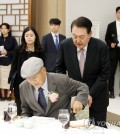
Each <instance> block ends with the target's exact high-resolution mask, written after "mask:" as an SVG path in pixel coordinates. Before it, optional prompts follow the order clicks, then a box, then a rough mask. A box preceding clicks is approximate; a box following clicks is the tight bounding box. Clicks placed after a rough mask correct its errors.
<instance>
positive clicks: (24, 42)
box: [8, 27, 45, 115]
mask: <svg viewBox="0 0 120 134" xmlns="http://www.w3.org/2000/svg"><path fill="white" fill-rule="evenodd" d="M32 56H34V57H38V58H41V59H42V60H43V61H44V58H45V54H44V51H43V49H42V47H41V44H40V41H39V36H38V33H37V32H36V30H35V29H34V28H33V27H26V28H25V29H24V31H23V33H22V38H21V45H20V46H18V47H17V48H16V49H15V52H14V58H13V62H12V66H11V71H10V75H9V80H8V81H9V83H10V81H11V80H12V76H13V74H14V72H16V71H17V74H16V77H15V80H14V85H13V86H14V96H15V102H16V104H17V115H20V114H21V102H20V94H19V84H20V83H21V82H22V81H23V80H24V79H23V78H22V77H21V75H20V70H21V66H22V64H23V62H24V61H25V60H27V59H28V58H30V57H32ZM26 69H27V68H26Z"/></svg>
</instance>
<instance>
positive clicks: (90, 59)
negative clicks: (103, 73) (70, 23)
mask: <svg viewBox="0 0 120 134" xmlns="http://www.w3.org/2000/svg"><path fill="white" fill-rule="evenodd" d="M94 50H95V45H94V42H92V38H91V39H90V42H89V44H88V48H87V53H86V61H85V65H84V73H83V79H84V78H85V76H87V73H88V71H89V67H90V64H92V63H93V62H94V58H96V56H95V55H96V53H97V51H94Z"/></svg>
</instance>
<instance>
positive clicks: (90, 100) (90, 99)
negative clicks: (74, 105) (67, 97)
mask: <svg viewBox="0 0 120 134" xmlns="http://www.w3.org/2000/svg"><path fill="white" fill-rule="evenodd" d="M87 103H88V106H89V107H91V104H92V97H91V96H90V95H88V100H87Z"/></svg>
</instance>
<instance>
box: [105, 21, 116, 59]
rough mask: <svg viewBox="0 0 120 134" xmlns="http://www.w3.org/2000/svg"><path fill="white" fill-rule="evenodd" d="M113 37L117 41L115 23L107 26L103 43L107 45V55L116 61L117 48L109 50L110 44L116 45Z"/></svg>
mask: <svg viewBox="0 0 120 134" xmlns="http://www.w3.org/2000/svg"><path fill="white" fill-rule="evenodd" d="M113 35H115V37H116V39H117V29H116V21H114V22H112V23H110V24H108V27H107V31H106V35H105V41H106V43H107V45H108V46H109V53H110V58H111V59H118V47H117V45H116V47H115V48H111V43H116V41H115V39H114V37H113Z"/></svg>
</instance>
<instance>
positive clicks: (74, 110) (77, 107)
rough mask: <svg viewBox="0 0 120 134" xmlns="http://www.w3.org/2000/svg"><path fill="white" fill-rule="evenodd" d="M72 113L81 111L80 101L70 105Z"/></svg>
mask: <svg viewBox="0 0 120 134" xmlns="http://www.w3.org/2000/svg"><path fill="white" fill-rule="evenodd" d="M72 109H73V113H77V112H79V111H80V110H82V109H83V104H82V103H81V102H80V101H74V102H73V104H72Z"/></svg>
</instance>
